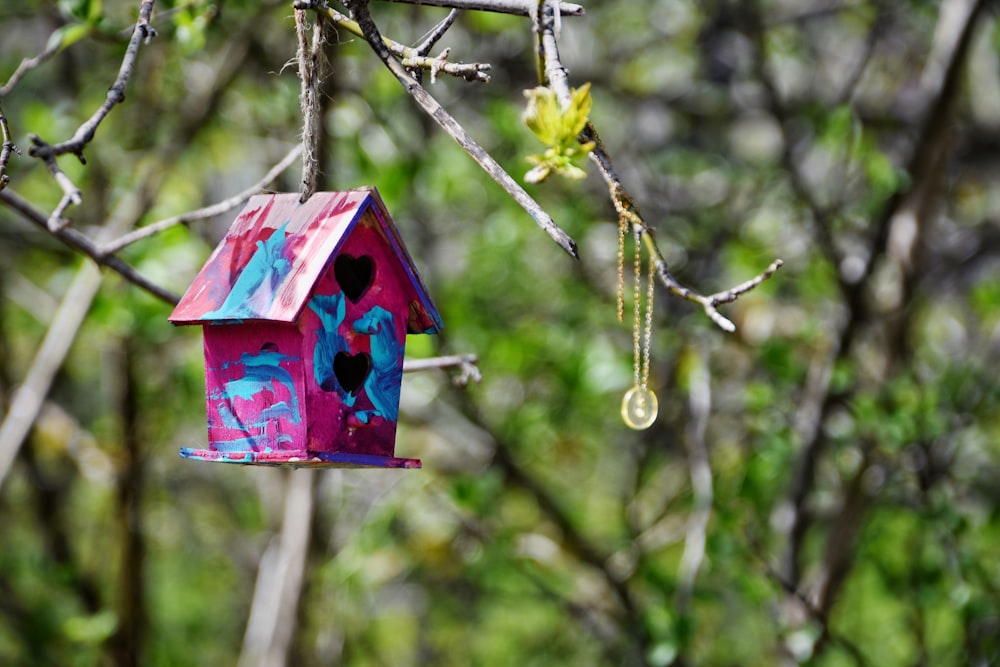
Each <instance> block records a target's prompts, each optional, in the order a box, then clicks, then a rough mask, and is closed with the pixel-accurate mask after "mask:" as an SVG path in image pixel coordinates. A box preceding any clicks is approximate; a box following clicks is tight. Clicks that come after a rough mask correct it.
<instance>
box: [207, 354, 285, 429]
mask: <svg viewBox="0 0 1000 667" xmlns="http://www.w3.org/2000/svg"><path fill="white" fill-rule="evenodd" d="M282 361H297V359H296V358H295V357H289V356H288V355H286V354H282V353H280V352H278V351H277V350H268V349H265V350H261V351H260V352H258V353H257V354H250V353H249V352H244V353H243V354H242V355H240V359H239V361H237V362H232V361H230V362H226V363H225V364H223V365H222V368H223V369H226V368H229V367H230V366H232V365H234V364H240V365H242V366H243V375H242V376H240V377H238V378H236V379H234V380H229V381H228V382H226V385H225V389H223V392H222V395H213V396H212V398H213V399H216V400H219V399H221V400H224V401H226V402H228V403H229V404H230V405H231V404H232V401H233V399H236V398H242V399H244V400H248V401H249V400H252V399H253V398H254V397H255V396H256V395H257V394H260V393H262V392H264V391H269V392H271V395H272V396H275V395H277V392H276V391H275V383H276V382H277V383H278V384H280V385H282V386H284V387H285V389H287V390H288V394H289V396H291V398H292V404H291V405H288V404H287V403H285V402H284V401H281V402H279V403H275V404H273V405H271V406H269V407H266V408H264V409H263V410H261V412H260V415H259V416H258V417H257V419H256V420H254V421H252V422H250V423H248V424H241V423H240V422H239V420H238V419H237V418H236V416H235V415H234V414H233V412H232V410H231V408H230V407H229V405H226V404H225V403H223V404H222V405H220V406H219V415H220V416H221V417H222V423H223V425H224V426H226V427H228V428H237V429H240V430H243V431H245V430H247V429H248V428H263V427H264V426H266V425H267V423H268V421H270V420H271V419H288V420H289V421H290V422H291V423H292V424H298V423H300V422H301V421H302V413H301V411H300V410H299V397H298V395H297V394H296V393H295V380H293V379H292V374H291V373H289V372H288V371H287V370H286V369H284V368H282V367H281V362H282Z"/></svg>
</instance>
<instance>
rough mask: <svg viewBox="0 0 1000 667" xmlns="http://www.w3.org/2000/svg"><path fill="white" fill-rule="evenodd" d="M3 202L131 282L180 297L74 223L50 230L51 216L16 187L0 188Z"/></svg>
mask: <svg viewBox="0 0 1000 667" xmlns="http://www.w3.org/2000/svg"><path fill="white" fill-rule="evenodd" d="M0 203H3V204H6V205H7V206H9V207H10V208H12V209H13V210H15V211H17V212H18V213H20V214H21V217H23V218H24V219H25V220H27V221H29V222H32V223H34V224H35V225H37V226H38V227H40V228H42V229H43V230H45V231H46V232H49V233H51V234H52V235H53V236H55V237H56V238H57V239H59V240H60V241H62V242H63V243H65V244H66V245H68V246H69V247H70V248H73V249H74V250H79V251H80V252H82V253H83V254H85V255H87V256H88V257H90V258H91V259H92V260H94V261H95V262H97V263H98V264H100V265H101V266H106V267H108V268H109V269H111V270H112V271H114V272H116V273H118V274H119V275H121V277H122V278H124V279H125V280H127V281H128V282H130V283H132V284H133V285H136V286H137V287H141V288H142V289H144V290H146V291H147V292H149V293H150V294H152V295H153V296H155V297H156V298H158V299H160V300H162V301H166V302H167V303H170V304H177V302H179V301H180V300H181V299H180V297H179V296H178V295H176V294H174V293H173V292H171V291H169V290H167V289H164V288H163V287H160V286H159V285H157V284H156V283H154V282H152V281H150V280H149V279H147V278H146V277H144V276H143V275H141V274H140V273H139V272H138V271H136V270H135V269H134V268H133V267H132V266H130V265H129V264H127V263H126V262H124V261H123V260H122V259H121V258H119V257H117V256H115V255H105V254H104V253H103V252H102V251H101V248H100V247H99V246H98V245H97V244H96V243H94V242H93V241H91V240H90V238H89V237H88V236H87V235H86V234H83V233H82V232H79V231H77V230H75V229H73V228H72V227H67V228H65V229H60V230H57V231H51V230H49V219H48V216H46V215H45V214H44V213H42V212H41V211H39V210H38V209H36V208H35V207H34V206H32V205H31V204H30V203H29V202H27V201H25V200H24V199H22V198H21V197H20V196H18V195H17V194H15V193H14V192H13V191H11V190H4V191H3V192H0Z"/></svg>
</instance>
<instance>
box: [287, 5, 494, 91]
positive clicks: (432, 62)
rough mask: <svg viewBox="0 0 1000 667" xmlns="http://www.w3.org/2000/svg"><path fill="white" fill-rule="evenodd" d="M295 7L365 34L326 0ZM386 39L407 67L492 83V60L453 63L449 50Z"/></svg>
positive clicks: (360, 34) (357, 34)
mask: <svg viewBox="0 0 1000 667" xmlns="http://www.w3.org/2000/svg"><path fill="white" fill-rule="evenodd" d="M294 7H295V8H296V10H299V9H314V10H316V11H320V12H323V13H325V14H326V16H327V17H328V18H329V19H330V20H331V21H333V23H334V24H335V25H337V26H339V27H341V28H344V29H345V30H347V31H348V32H350V33H351V34H353V35H356V36H358V37H361V38H362V39H364V38H365V33H364V31H363V30H362V29H361V26H360V25H358V22H357V21H354V20H353V19H351V18H350V17H348V16H344V15H343V14H341V13H340V12H338V11H337V10H336V9H334V8H332V7H330V5H329V4H327V3H326V2H322V1H320V0H296V2H295V3H294ZM382 42H383V43H384V44H385V46H386V47H387V48H388V49H389V51H390V53H392V55H394V56H396V57H397V58H399V59H400V60H402V64H403V66H404V67H406V68H407V69H411V70H428V71H430V72H431V75H432V76H436V75H437V74H438V73H440V72H444V73H445V74H449V75H451V76H455V77H459V78H462V79H465V80H466V81H478V82H480V83H488V82H489V80H490V75H489V74H487V72H488V71H489V70H490V65H489V64H488V63H453V62H448V59H447V58H448V51H447V50H445V52H444V53H443V54H442V55H439V56H437V57H435V58H430V57H428V56H427V55H426V53H422V52H421V50H420V48H419V47H418V48H411V47H409V46H406V45H405V44H401V43H399V42H397V41H395V40H393V39H389V38H388V37H385V36H382ZM418 83H419V81H418Z"/></svg>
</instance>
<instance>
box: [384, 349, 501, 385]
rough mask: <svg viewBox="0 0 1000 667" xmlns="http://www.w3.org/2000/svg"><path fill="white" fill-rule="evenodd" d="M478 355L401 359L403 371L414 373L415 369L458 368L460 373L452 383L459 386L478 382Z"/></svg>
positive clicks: (479, 378) (479, 377)
mask: <svg viewBox="0 0 1000 667" xmlns="http://www.w3.org/2000/svg"><path fill="white" fill-rule="evenodd" d="M478 363H479V357H477V356H476V355H474V354H453V355H450V356H444V357H431V358H429V359H405V360H404V361H403V372H404V373H414V372H417V371H427V370H431V369H434V368H456V367H457V368H458V369H460V370H461V375H459V376H458V377H456V378H455V380H454V383H455V384H456V385H457V386H459V387H464V386H465V385H467V384H469V382H470V381H472V382H476V383H478V382H480V381H481V380H482V379H483V374H482V373H481V372H480V370H479V367H478V366H477V365H476V364H478Z"/></svg>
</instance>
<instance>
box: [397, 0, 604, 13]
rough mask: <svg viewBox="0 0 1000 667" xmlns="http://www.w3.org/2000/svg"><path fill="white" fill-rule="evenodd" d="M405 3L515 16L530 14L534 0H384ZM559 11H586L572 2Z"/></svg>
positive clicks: (563, 3) (560, 7) (560, 5)
mask: <svg viewBox="0 0 1000 667" xmlns="http://www.w3.org/2000/svg"><path fill="white" fill-rule="evenodd" d="M386 1H387V2H398V3H402V4H407V5H425V6H427V7H450V8H452V9H470V10H474V11H480V12H496V13H498V14H514V15H515V16H531V13H532V11H533V10H534V7H535V6H536V4H537V1H536V0H386ZM559 11H560V13H561V14H562V15H563V16H583V15H584V14H585V13H586V12H585V10H584V8H583V5H578V4H576V3H572V2H560V3H559Z"/></svg>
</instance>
